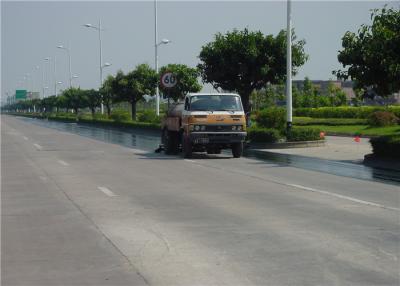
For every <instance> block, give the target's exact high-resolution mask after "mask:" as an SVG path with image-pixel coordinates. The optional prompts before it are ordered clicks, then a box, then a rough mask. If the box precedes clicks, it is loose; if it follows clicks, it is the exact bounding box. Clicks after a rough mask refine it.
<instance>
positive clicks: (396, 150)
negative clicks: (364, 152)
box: [370, 135, 400, 158]
mask: <svg viewBox="0 0 400 286" xmlns="http://www.w3.org/2000/svg"><path fill="white" fill-rule="evenodd" d="M370 143H371V145H372V150H373V152H374V154H375V155H378V156H381V157H390V158H400V135H393V136H381V137H376V138H371V140H370Z"/></svg>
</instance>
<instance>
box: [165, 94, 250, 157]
mask: <svg viewBox="0 0 400 286" xmlns="http://www.w3.org/2000/svg"><path fill="white" fill-rule="evenodd" d="M162 128H163V133H162V134H163V135H162V141H163V142H162V143H163V144H164V146H165V150H166V152H167V153H176V152H177V151H179V150H182V154H183V157H185V158H189V157H191V156H192V153H193V152H207V153H208V154H219V153H221V150H222V149H231V150H232V154H233V156H234V157H235V158H239V157H241V155H242V153H243V142H244V140H245V138H246V116H245V113H244V110H243V106H242V102H241V98H240V96H239V95H238V94H234V93H191V94H188V95H186V96H185V99H184V102H182V103H177V104H175V105H174V106H172V108H171V109H170V110H169V111H168V113H167V115H166V117H165V118H164V120H163V123H162Z"/></svg>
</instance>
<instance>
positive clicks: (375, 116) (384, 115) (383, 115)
mask: <svg viewBox="0 0 400 286" xmlns="http://www.w3.org/2000/svg"><path fill="white" fill-rule="evenodd" d="M398 122H399V118H398V117H396V115H394V114H393V113H392V112H388V111H375V112H374V113H372V114H370V116H369V117H368V124H369V125H371V126H390V125H396V124H397V123H398Z"/></svg>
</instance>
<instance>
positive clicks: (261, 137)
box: [247, 127, 282, 143]
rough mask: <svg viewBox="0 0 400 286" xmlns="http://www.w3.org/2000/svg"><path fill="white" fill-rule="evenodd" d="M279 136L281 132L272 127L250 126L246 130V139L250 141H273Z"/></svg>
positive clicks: (280, 136)
mask: <svg viewBox="0 0 400 286" xmlns="http://www.w3.org/2000/svg"><path fill="white" fill-rule="evenodd" d="M280 138H282V135H281V133H280V132H279V131H278V130H276V129H272V128H262V127H251V128H249V129H248V130H247V139H249V140H250V141H251V142H263V143H275V142H277V141H278V140H279V139H280Z"/></svg>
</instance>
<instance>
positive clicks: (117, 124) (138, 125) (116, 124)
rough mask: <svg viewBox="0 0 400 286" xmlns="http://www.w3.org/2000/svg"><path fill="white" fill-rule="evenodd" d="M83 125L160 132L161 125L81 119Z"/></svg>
mask: <svg viewBox="0 0 400 286" xmlns="http://www.w3.org/2000/svg"><path fill="white" fill-rule="evenodd" d="M79 122H81V123H90V124H97V125H102V126H114V127H124V128H143V129H157V130H160V129H161V126H160V124H159V123H149V122H139V121H114V120H111V119H80V120H79Z"/></svg>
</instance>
